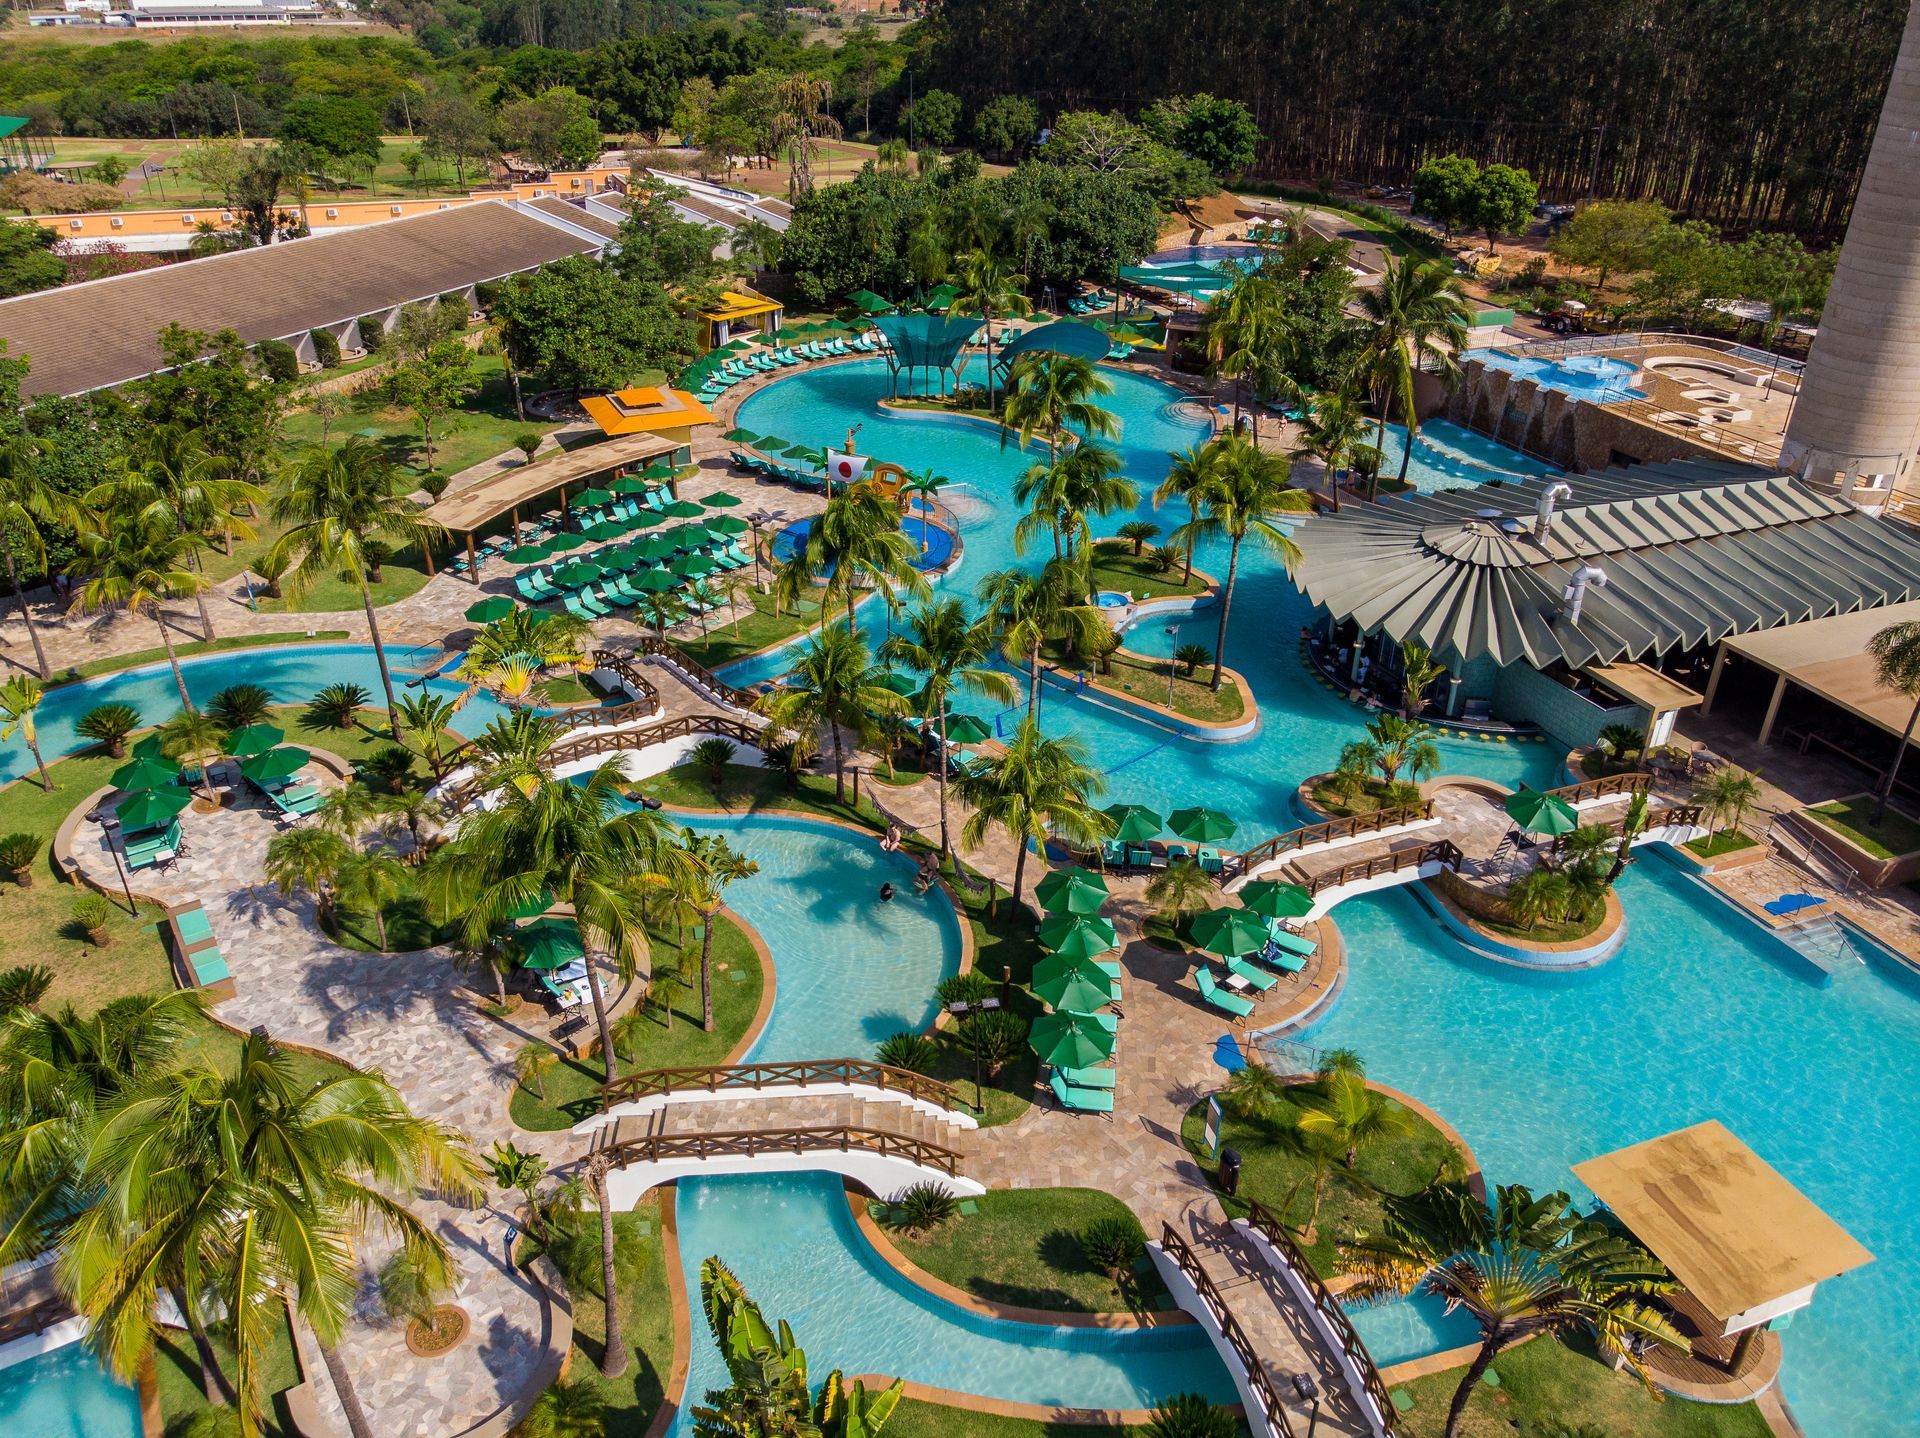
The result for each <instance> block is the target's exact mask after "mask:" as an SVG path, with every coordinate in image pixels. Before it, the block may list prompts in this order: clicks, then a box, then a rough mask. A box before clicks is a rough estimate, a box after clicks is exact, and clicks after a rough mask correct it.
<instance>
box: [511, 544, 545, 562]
mask: <svg viewBox="0 0 1920 1438" xmlns="http://www.w3.org/2000/svg"><path fill="white" fill-rule="evenodd" d="M552 557H553V550H551V549H550V548H548V547H547V546H546V545H545V544H523V545H521V546H520V547H519V548H518V549H509V550H508V551H507V558H508V559H509V560H510V561H512V562H513V563H515V564H538V563H539V562H540V561H541V560H543V559H551V558H552Z"/></svg>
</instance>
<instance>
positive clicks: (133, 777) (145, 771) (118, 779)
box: [113, 759, 180, 793]
mask: <svg viewBox="0 0 1920 1438" xmlns="http://www.w3.org/2000/svg"><path fill="white" fill-rule="evenodd" d="M179 777H180V766H179V765H178V764H176V763H174V762H173V761H172V760H171V759H135V760H134V761H133V762H132V763H130V764H122V765H121V766H120V767H119V768H118V769H115V770H114V771H113V787H114V788H116V789H125V790H127V791H128V792H129V793H133V792H136V791H138V790H141V789H158V788H161V787H162V786H164V785H167V784H171V783H173V782H174V780H176V779H178V778H179Z"/></svg>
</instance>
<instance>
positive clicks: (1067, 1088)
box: [1047, 1069, 1113, 1113]
mask: <svg viewBox="0 0 1920 1438" xmlns="http://www.w3.org/2000/svg"><path fill="white" fill-rule="evenodd" d="M1047 1086H1048V1087H1049V1088H1051V1089H1052V1090H1053V1096H1054V1098H1056V1099H1058V1100H1059V1102H1060V1107H1061V1108H1066V1109H1072V1110H1074V1111H1075V1112H1076V1113H1112V1112H1113V1090H1111V1089H1104V1088H1075V1087H1074V1086H1073V1085H1072V1084H1070V1083H1068V1082H1067V1081H1066V1079H1065V1078H1063V1077H1062V1076H1061V1073H1060V1071H1059V1070H1058V1069H1055V1070H1054V1071H1053V1077H1052V1078H1050V1079H1048V1080H1047Z"/></svg>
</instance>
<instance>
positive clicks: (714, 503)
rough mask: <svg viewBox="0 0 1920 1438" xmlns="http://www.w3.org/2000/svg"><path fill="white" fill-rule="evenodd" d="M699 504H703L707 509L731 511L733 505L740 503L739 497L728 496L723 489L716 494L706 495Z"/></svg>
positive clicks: (734, 495) (735, 495)
mask: <svg viewBox="0 0 1920 1438" xmlns="http://www.w3.org/2000/svg"><path fill="white" fill-rule="evenodd" d="M700 502H701V503H702V504H704V505H705V506H706V507H707V508H708V509H732V508H733V507H734V506H735V505H737V504H739V503H740V502H741V501H740V496H739V495H737V494H728V493H727V492H726V491H725V490H724V489H723V490H721V491H720V492H719V493H718V494H710V495H708V496H707V497H706V498H705V499H703V500H701V501H700Z"/></svg>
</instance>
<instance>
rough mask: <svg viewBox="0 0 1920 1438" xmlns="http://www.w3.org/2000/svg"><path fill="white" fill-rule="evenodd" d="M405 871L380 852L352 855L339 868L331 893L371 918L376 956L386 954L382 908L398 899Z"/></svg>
mask: <svg viewBox="0 0 1920 1438" xmlns="http://www.w3.org/2000/svg"><path fill="white" fill-rule="evenodd" d="M406 882H407V869H406V865H404V864H402V863H401V862H400V861H399V860H398V859H397V858H395V857H394V856H393V855H392V854H389V853H387V852H386V851H385V850H384V849H370V850H367V851H365V852H363V853H358V854H354V855H353V856H352V857H350V858H349V859H348V860H347V861H346V863H344V864H342V865H341V866H340V873H339V877H338V878H337V879H336V880H335V890H336V892H337V893H338V894H339V896H340V898H342V899H345V900H347V901H349V902H357V903H360V904H362V905H364V906H365V907H366V910H367V912H368V913H370V914H372V915H373V929H374V933H375V934H376V935H378V937H379V940H380V952H381V953H386V952H388V949H389V947H390V946H389V945H388V943H387V914H386V907H387V905H388V904H390V903H392V902H393V901H394V900H395V899H397V898H399V897H400V893H401V891H402V890H403V889H404V888H405V887H406Z"/></svg>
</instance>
